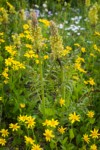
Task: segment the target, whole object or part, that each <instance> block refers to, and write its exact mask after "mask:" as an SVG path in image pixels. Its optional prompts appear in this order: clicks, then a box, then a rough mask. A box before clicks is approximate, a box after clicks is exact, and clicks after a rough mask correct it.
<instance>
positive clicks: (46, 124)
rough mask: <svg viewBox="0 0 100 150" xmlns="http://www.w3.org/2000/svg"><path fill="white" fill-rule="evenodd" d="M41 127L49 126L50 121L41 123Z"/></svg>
mask: <svg viewBox="0 0 100 150" xmlns="http://www.w3.org/2000/svg"><path fill="white" fill-rule="evenodd" d="M42 124H43V126H49V124H50V120H48V119H46V120H45V122H44V123H42Z"/></svg>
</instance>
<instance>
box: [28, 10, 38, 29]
mask: <svg viewBox="0 0 100 150" xmlns="http://www.w3.org/2000/svg"><path fill="white" fill-rule="evenodd" d="M30 17H31V19H32V25H33V27H37V25H38V20H37V16H36V13H35V11H34V10H31V12H30Z"/></svg>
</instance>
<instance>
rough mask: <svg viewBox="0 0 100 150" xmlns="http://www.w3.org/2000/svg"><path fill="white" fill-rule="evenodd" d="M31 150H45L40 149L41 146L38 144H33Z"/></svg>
mask: <svg viewBox="0 0 100 150" xmlns="http://www.w3.org/2000/svg"><path fill="white" fill-rule="evenodd" d="M31 150H43V149H42V148H41V147H40V145H38V144H33V146H32V149H31Z"/></svg>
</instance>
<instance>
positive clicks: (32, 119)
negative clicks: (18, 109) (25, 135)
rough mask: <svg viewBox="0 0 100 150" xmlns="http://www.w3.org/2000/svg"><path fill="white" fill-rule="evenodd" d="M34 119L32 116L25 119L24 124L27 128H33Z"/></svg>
mask: <svg viewBox="0 0 100 150" xmlns="http://www.w3.org/2000/svg"><path fill="white" fill-rule="evenodd" d="M34 120H35V118H33V117H32V116H29V117H27V119H26V122H25V123H26V124H27V128H34V126H35V121H34Z"/></svg>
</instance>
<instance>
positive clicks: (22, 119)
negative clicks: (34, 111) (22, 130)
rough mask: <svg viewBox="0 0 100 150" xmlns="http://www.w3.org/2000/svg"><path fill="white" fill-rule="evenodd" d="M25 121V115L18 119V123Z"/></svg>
mask: <svg viewBox="0 0 100 150" xmlns="http://www.w3.org/2000/svg"><path fill="white" fill-rule="evenodd" d="M26 120H27V115H25V116H24V115H23V116H21V115H20V116H19V117H18V121H21V122H25V121H26Z"/></svg>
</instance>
